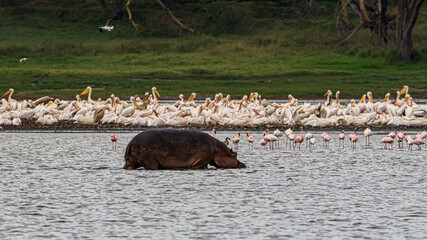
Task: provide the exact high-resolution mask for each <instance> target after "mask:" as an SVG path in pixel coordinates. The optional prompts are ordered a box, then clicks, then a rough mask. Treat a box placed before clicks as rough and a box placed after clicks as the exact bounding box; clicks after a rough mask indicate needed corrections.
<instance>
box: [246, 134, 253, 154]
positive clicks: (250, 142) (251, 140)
mask: <svg viewBox="0 0 427 240" xmlns="http://www.w3.org/2000/svg"><path fill="white" fill-rule="evenodd" d="M246 135H247V136H248V143H249V150H250V149H251V147H252V149H254V137H252V136H251V134H250V133H249V131H247V132H246Z"/></svg>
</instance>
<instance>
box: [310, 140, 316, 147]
mask: <svg viewBox="0 0 427 240" xmlns="http://www.w3.org/2000/svg"><path fill="white" fill-rule="evenodd" d="M309 141H310V145H309V148H310V147H311V146H313V149H314V144H315V143H316V139H315V138H314V137H312V138H310V140H309Z"/></svg>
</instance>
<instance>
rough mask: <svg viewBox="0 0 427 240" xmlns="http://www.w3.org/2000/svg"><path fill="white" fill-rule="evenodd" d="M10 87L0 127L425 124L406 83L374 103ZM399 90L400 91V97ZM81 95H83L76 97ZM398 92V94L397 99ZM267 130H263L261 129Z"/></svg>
mask: <svg viewBox="0 0 427 240" xmlns="http://www.w3.org/2000/svg"><path fill="white" fill-rule="evenodd" d="M13 93H14V89H12V88H11V89H9V91H7V92H6V93H5V94H4V95H3V97H4V96H7V95H8V98H7V99H4V98H3V99H1V105H0V126H7V125H14V126H20V125H25V124H26V123H31V124H36V125H55V124H58V123H59V122H66V123H67V124H69V125H67V126H73V125H74V124H80V125H92V126H101V127H102V126H103V125H106V126H107V124H109V125H108V126H111V124H113V125H116V126H126V125H127V126H142V127H207V128H211V127H216V126H224V127H232V128H233V127H288V126H289V127H291V126H303V127H316V128H321V127H360V126H365V127H366V126H389V127H399V126H405V127H418V128H420V127H424V126H427V104H417V103H415V102H414V100H413V99H412V97H411V96H410V95H409V87H408V86H404V87H403V89H402V90H400V91H397V92H396V94H397V95H396V100H395V101H394V102H393V101H391V100H390V93H387V94H386V95H385V97H384V99H383V100H381V101H377V102H374V100H373V96H372V93H371V92H367V93H366V94H365V95H363V96H362V98H361V99H360V101H359V102H358V103H356V101H355V100H353V99H352V100H351V101H350V103H349V104H343V103H342V102H340V99H339V94H340V92H339V91H337V92H336V94H335V98H334V99H332V95H333V94H332V92H331V91H330V90H328V91H327V92H326V94H325V97H326V101H325V102H324V103H319V104H311V103H307V102H305V103H303V104H298V99H296V98H294V97H293V96H292V95H289V96H288V97H289V102H286V103H281V104H278V103H276V102H269V101H268V100H266V99H265V98H262V97H261V96H260V95H259V94H258V93H256V92H254V93H251V94H250V95H249V96H246V95H245V96H243V98H241V99H238V100H232V99H231V97H230V95H228V96H225V97H224V96H223V94H222V93H218V94H216V95H215V97H214V98H213V99H211V98H206V99H205V101H203V102H201V103H196V102H195V101H194V99H195V97H196V93H192V94H191V96H190V97H189V98H188V99H187V100H185V99H184V95H182V94H181V95H179V100H178V101H177V102H176V103H159V100H158V98H159V97H160V94H159V93H158V91H157V89H156V88H155V87H153V88H152V93H151V94H149V93H148V92H147V93H145V95H144V96H143V97H142V98H139V97H136V98H135V97H131V98H130V99H129V100H130V101H122V100H120V99H119V97H116V96H115V95H114V94H112V95H111V97H109V98H107V99H105V100H103V99H98V100H96V101H95V100H92V97H91V96H92V88H91V87H87V88H86V89H85V90H84V91H83V92H81V93H80V95H76V99H75V100H73V101H68V100H60V99H54V98H52V97H49V96H46V97H42V98H39V99H37V100H34V101H33V100H22V101H17V100H15V99H13V98H12V95H13ZM403 94H405V95H404V96H403ZM83 95H87V96H88V97H87V100H82V98H81V97H82V96H83ZM401 96H402V98H401ZM266 135H268V133H267V134H266Z"/></svg>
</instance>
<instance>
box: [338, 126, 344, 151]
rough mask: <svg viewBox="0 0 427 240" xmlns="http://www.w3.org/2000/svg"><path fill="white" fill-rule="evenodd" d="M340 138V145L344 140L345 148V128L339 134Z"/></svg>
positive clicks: (339, 145)
mask: <svg viewBox="0 0 427 240" xmlns="http://www.w3.org/2000/svg"><path fill="white" fill-rule="evenodd" d="M338 138H339V142H338V147H341V142H342V147H343V148H344V139H345V134H344V130H342V131H341V133H340V134H339V135H338Z"/></svg>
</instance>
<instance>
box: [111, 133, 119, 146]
mask: <svg viewBox="0 0 427 240" xmlns="http://www.w3.org/2000/svg"><path fill="white" fill-rule="evenodd" d="M110 139H111V143H112V145H113V146H112V149H116V142H117V140H118V138H117V136H116V134H113V135H112V136H111V137H110Z"/></svg>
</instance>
